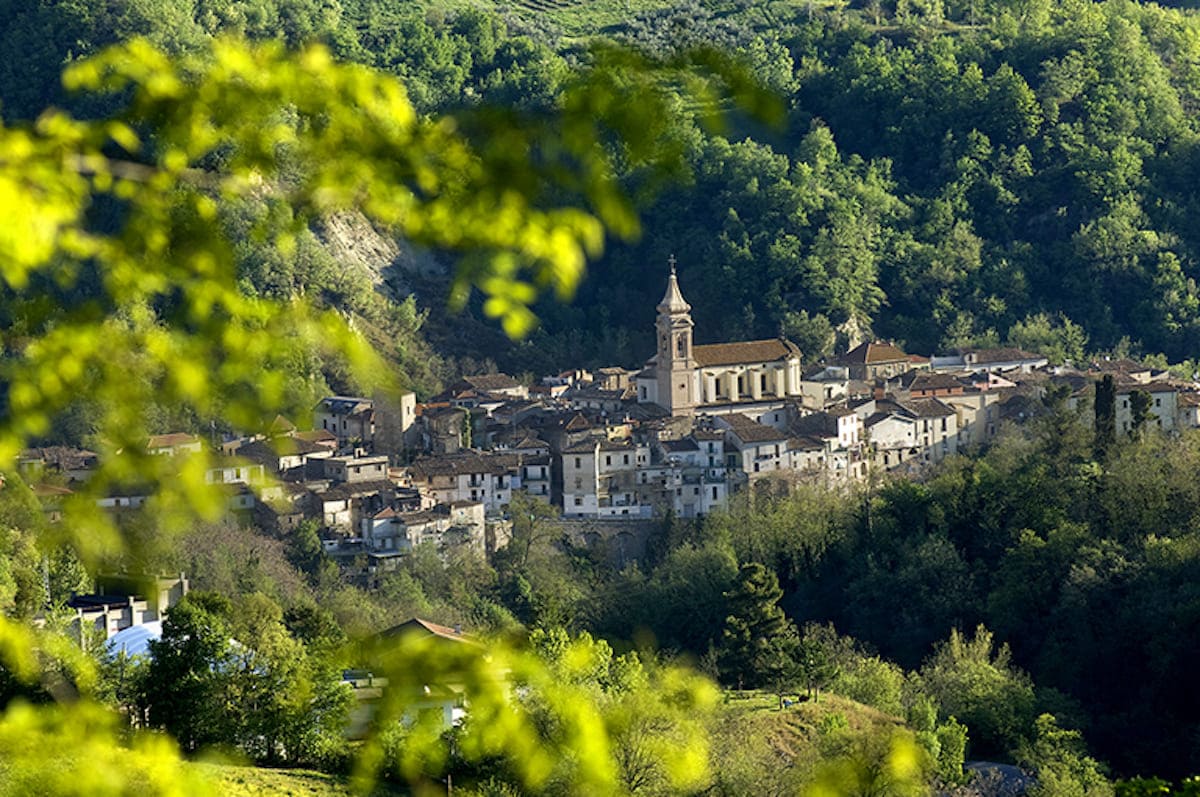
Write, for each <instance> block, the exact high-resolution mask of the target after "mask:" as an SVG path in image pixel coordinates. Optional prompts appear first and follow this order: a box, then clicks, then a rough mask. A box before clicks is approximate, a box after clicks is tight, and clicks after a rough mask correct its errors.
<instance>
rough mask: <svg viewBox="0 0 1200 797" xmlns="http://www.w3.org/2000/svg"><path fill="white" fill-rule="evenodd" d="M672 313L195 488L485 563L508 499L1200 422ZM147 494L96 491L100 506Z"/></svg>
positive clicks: (1064, 378) (335, 551) (1189, 406)
mask: <svg viewBox="0 0 1200 797" xmlns="http://www.w3.org/2000/svg"><path fill="white" fill-rule="evenodd" d="M690 310H691V307H690V305H689V304H688V303H687V301H686V299H685V298H684V295H683V291H682V289H681V286H680V283H679V279H678V277H677V275H676V273H675V267H674V263H673V262H672V264H671V273H670V276H669V277H668V279H667V286H666V291H665V293H664V295H663V298H662V301H661V302H659V304H658V305H657V321H656V332H657V350H656V352H655V353H654V355H653V356H652V357H651V358H650V359H649V360H647V361H646V363H645V367H644V368H642V369H641V370H639V371H635V370H629V369H625V368H620V367H610V368H600V369H599V370H597V371H595V372H588V371H584V370H574V371H568V372H565V373H561V374H556V375H553V376H548V377H545V378H543V379H542V380H541V381H540V383H538V384H534V385H526V384H521V383H520V382H518V381H517V380H515V379H513V378H512V377H510V376H507V375H505V374H485V375H479V376H472V377H468V378H465V379H462V380H461V381H459V382H457V383H455V384H453V385H451V386H450V387H449V388H448V389H447V390H445V391H444V392H443V393H441V394H440V395H437V396H434V397H433V398H432V399H431V400H429V401H427V402H423V403H418V402H417V400H416V396H415V395H414V394H412V393H406V394H404V395H402V396H401V397H400V400H399V402H398V403H395V402H383V401H376V400H373V399H370V398H364V397H347V396H331V397H328V398H325V399H324V400H322V401H321V402H320V404H319V405H318V406H317V407H316V408H315V412H314V423H313V426H314V428H313V429H311V430H299V429H297V428H296V427H295V426H294V425H293V424H292V423H291V422H289V421H288V420H286V419H284V418H278V419H277V420H276V422H275V424H274V425H273V427H272V429H271V431H270V433H269V434H268V435H264V436H258V437H252V438H240V439H233V440H227V441H223V442H222V443H220V444H219V445H218V446H214V448H216V449H218V450H214V451H213V452H212V453H213V455H214V456H213V460H212V462H211V463H210V467H209V469H208V471H207V480H208V481H209V482H210V483H212V484H217V485H221V486H222V488H223V489H224V490H226V491H227V493H228V511H229V513H230V514H231V515H234V516H236V517H238V518H239V519H243V520H248V521H249V522H252V523H253V524H254V525H257V526H258V527H260V528H262V529H264V530H267V531H271V532H275V533H277V534H283V533H286V532H287V531H288V530H290V529H293V528H295V527H296V526H297V525H299V524H300V523H301V522H303V521H305V520H306V519H307V520H310V521H315V522H316V523H318V524H319V527H320V534H321V537H322V540H323V543H324V548H325V552H326V553H327V554H329V555H331V556H335V557H357V556H359V555H365V556H366V558H367V561H368V562H369V566H368V572H370V573H375V572H378V571H379V570H381V569H386V568H387V567H388V566H389V564H394V563H395V562H396V560H397V558H398V557H402V556H403V555H405V554H406V553H407V552H408V551H410V550H411V549H412V548H413V547H414V546H417V545H421V544H423V543H434V544H435V545H437V546H438V547H439V548H440V549H443V550H444V549H446V548H449V547H452V546H456V545H468V546H471V547H474V548H476V549H478V550H480V551H481V552H490V551H494V550H495V549H497V548H498V547H501V546H503V545H504V544H505V543H506V542H507V540H508V538H509V536H510V532H511V517H510V507H511V505H512V502H513V500H514V496H515V495H517V494H519V493H522V492H523V493H525V494H527V495H529V496H533V497H535V498H537V499H541V500H542V501H544V502H547V503H548V504H549V505H551V506H552V507H553V508H554V509H555V510H556V511H557V513H559V514H560V515H561V518H562V519H563V520H564V521H567V522H571V521H594V523H593V524H592V525H591V526H588V527H586V528H588V529H591V530H595V529H596V528H600V527H602V526H603V527H607V528H608V529H609V530H610V531H611V530H612V528H613V526H612V524H613V523H620V522H626V521H638V520H642V521H646V520H651V519H655V518H662V517H666V516H668V515H670V516H674V517H678V518H698V517H702V516H704V515H707V514H709V513H711V512H714V511H717V510H721V509H723V508H725V507H726V506H727V505H728V502H729V500H730V497H731V496H732V495H734V494H736V493H738V492H739V491H743V490H746V489H748V488H750V487H752V486H756V485H757V486H762V485H764V484H765V485H770V487H771V489H786V488H787V486H788V485H790V484H794V483H799V482H813V483H820V484H822V485H826V486H830V487H834V488H838V487H846V486H849V485H852V484H854V483H856V482H863V481H865V480H867V479H870V478H872V477H873V476H877V475H880V474H900V475H917V474H920V473H921V472H922V471H923V470H924V469H926V468H927V467H928V466H930V465H932V464H935V463H938V462H940V461H942V460H944V459H945V458H946V457H949V456H951V455H953V454H956V453H958V452H960V451H966V450H969V449H971V448H972V447H975V446H979V445H980V444H982V443H984V442H986V441H987V440H988V439H989V438H991V437H993V436H994V435H995V434H996V433H997V430H998V429H999V428H1000V427H1001V425H1002V424H1004V423H1006V422H1013V423H1020V422H1023V421H1025V420H1027V419H1029V418H1032V417H1035V416H1036V415H1038V414H1039V413H1041V412H1044V411H1045V402H1044V401H1043V398H1044V397H1045V396H1046V395H1047V392H1048V391H1050V390H1054V391H1055V392H1056V394H1057V395H1060V396H1065V398H1066V401H1067V403H1068V405H1069V406H1070V407H1072V408H1076V409H1079V410H1080V411H1087V412H1091V407H1092V396H1093V394H1094V391H1095V389H1096V385H1097V383H1098V381H1099V380H1100V379H1101V378H1102V377H1103V376H1104V375H1105V374H1108V375H1111V376H1112V377H1113V384H1114V385H1115V415H1116V419H1115V422H1116V430H1117V431H1118V432H1121V433H1126V434H1127V433H1129V432H1131V431H1132V430H1134V429H1136V428H1138V427H1140V426H1148V427H1153V428H1155V429H1159V430H1161V431H1162V432H1164V433H1168V434H1171V433H1176V432H1178V431H1180V430H1183V429H1186V428H1197V427H1200V385H1197V384H1195V383H1193V382H1187V381H1181V380H1178V379H1174V378H1171V377H1170V375H1169V374H1168V373H1167V372H1166V371H1162V370H1158V369H1154V368H1151V367H1147V366H1143V365H1141V364H1139V363H1136V362H1133V361H1130V360H1120V361H1105V362H1098V363H1092V364H1091V365H1090V366H1089V367H1088V368H1087V369H1086V370H1078V369H1074V368H1069V367H1061V366H1059V367H1051V366H1050V364H1049V363H1048V361H1047V359H1046V358H1045V357H1042V356H1040V355H1037V354H1033V353H1030V352H1026V351H1021V350H1019V349H1013V348H1001V349H984V350H963V351H956V352H953V353H949V354H945V355H940V356H932V357H929V356H923V355H919V354H912V353H906V352H904V351H902V350H901V349H900V348H898V347H897V346H895V345H893V344H891V343H887V342H882V341H870V342H864V343H862V344H860V345H858V346H855V347H854V348H852V349H851V350H849V351H847V352H846V353H845V354H844V355H842V356H841V357H839V358H837V359H836V361H834V362H830V363H828V364H823V365H819V366H817V367H813V368H809V369H808V370H804V369H802V367H801V352H800V350H799V349H798V348H797V347H796V346H795V345H794V344H792V343H791V342H790V341H788V340H785V339H783V338H775V339H768V340H753V341H739V342H730V343H717V344H707V345H703V344H697V343H695V340H694V338H695V335H694V332H695V330H694V326H693V322H692V318H691V315H690ZM209 445H210V444H209V443H208V442H207V441H204V440H203V439H202V438H200V437H199V436H196V435H191V434H182V433H177V434H164V435H158V436H155V437H152V438H151V439H150V440H149V441H148V443H147V448H148V451H149V453H152V454H163V455H183V454H187V453H198V452H201V451H202V450H204V449H205V447H206V446H209ZM95 465H96V455H95V454H93V453H91V452H89V451H84V450H78V449H70V448H63V447H56V448H43V449H32V450H28V451H26V452H24V454H23V455H22V458H21V461H20V469H21V471H22V472H23V474H24V475H25V476H26V478H27V479H28V480H29V481H30V482H31V483H34V484H35V485H37V486H36V487H35V491H36V492H37V493H38V495H39V497H40V498H41V499H42V502H43V504H44V505H45V506H46V507H47V509H46V511H47V512H48V513H49V514H51V515H52V516H53V514H54V512H55V508H54V507H55V505H56V502H57V501H58V500H59V499H61V498H62V497H65V496H66V495H69V494H70V493H71V485H72V483H74V482H80V481H83V480H85V479H86V478H87V476H88V473H89V472H90V470H91V469H92V468H94V467H95ZM54 472H57V473H58V474H59V476H58V477H57V478H56V479H47V478H46V476H47V474H49V473H54ZM147 498H148V495H145V494H140V493H139V492H138V491H136V490H133V491H129V490H126V491H113V492H112V493H111V494H110V495H108V496H107V497H105V498H102V499H101V505H102V506H104V507H107V508H110V509H113V510H120V509H123V508H136V507H138V506H140V505H141V504H142V503H144V502H145V501H146V499H147Z"/></svg>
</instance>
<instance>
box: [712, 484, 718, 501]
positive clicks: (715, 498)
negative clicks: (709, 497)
mask: <svg viewBox="0 0 1200 797" xmlns="http://www.w3.org/2000/svg"><path fill="white" fill-rule="evenodd" d="M713 500H714V501H716V500H717V488H716V487H713Z"/></svg>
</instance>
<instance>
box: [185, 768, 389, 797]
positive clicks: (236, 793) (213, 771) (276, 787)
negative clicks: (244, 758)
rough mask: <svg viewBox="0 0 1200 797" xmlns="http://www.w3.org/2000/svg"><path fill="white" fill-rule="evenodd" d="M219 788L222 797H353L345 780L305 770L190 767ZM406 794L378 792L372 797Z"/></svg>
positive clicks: (380, 790) (382, 790)
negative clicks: (201, 773)
mask: <svg viewBox="0 0 1200 797" xmlns="http://www.w3.org/2000/svg"><path fill="white" fill-rule="evenodd" d="M190 766H193V767H196V768H197V769H199V770H201V771H202V772H203V773H204V775H205V777H207V778H208V779H209V780H210V781H211V782H213V783H214V784H215V785H216V791H217V793H218V794H220V795H221V796H222V797H351V795H353V794H354V792H352V791H351V790H350V787H349V785H347V781H346V779H345V778H338V777H335V776H333V775H326V774H325V773H323V772H313V771H311V770H306V769H264V768H261V767H249V766H235V765H231V764H191V765H190ZM402 793H403V792H399V791H392V790H388V789H382V788H380V789H377V790H376V791H375V792H374V793H373V797H389V796H390V795H399V794H402Z"/></svg>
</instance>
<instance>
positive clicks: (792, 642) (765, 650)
mask: <svg viewBox="0 0 1200 797" xmlns="http://www.w3.org/2000/svg"><path fill="white" fill-rule="evenodd" d="M782 597H783V590H781V589H780V588H779V580H778V579H777V578H776V577H775V573H774V572H772V571H770V570H768V569H767V568H765V567H763V566H762V565H760V564H758V563H757V562H749V563H747V564H744V565H742V567H741V569H740V570H739V571H738V578H737V582H736V583H735V584H734V586H733V589H731V590H730V591H729V592H727V593H725V598H726V600H727V601H728V603H729V615H728V616H727V617H726V618H725V629H724V632H723V634H722V638H721V647H720V654H721V659H722V670H723V671H724V673H725V676H726V679H727V680H728V681H729V682H730V683H736V684H738V686H739V688H742V687H747V686H748V687H757V686H763V685H765V684H767V683H769V682H770V681H771V679H772V678H773V677H776V676H777V674H778V673H779V672H780V671H781V670H782V669H784V668H786V667H787V666H788V665H789V662H790V661H791V660H794V659H795V654H796V648H797V646H798V644H799V638H798V635H797V633H796V627H795V625H793V624H792V622H791V621H790V620H788V619H787V616H786V615H785V614H784V613H783V609H780V608H779V606H778V604H779V599H780V598H782Z"/></svg>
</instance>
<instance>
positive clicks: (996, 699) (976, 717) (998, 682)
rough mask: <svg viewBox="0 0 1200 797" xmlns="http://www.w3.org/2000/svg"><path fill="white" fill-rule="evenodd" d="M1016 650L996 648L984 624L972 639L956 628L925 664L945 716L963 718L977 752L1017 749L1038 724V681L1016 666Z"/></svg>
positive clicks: (924, 676)
mask: <svg viewBox="0 0 1200 797" xmlns="http://www.w3.org/2000/svg"><path fill="white" fill-rule="evenodd" d="M1010 655H1011V654H1010V653H1009V651H1008V649H1007V648H1006V647H1004V646H1001V647H1000V648H999V649H996V648H995V647H994V641H993V636H992V633H991V632H990V631H988V630H987V629H986V628H984V627H983V626H980V627H979V628H977V629H976V630H975V636H974V638H972V639H967V638H966V637H964V636H963V634H962V633H961V632H959V631H958V630H957V629H956V630H953V631H951V632H950V639H949V640H948V641H946V642H945V643H944V644H943V645H941V646H940V647H939V648H938V649H937V651H936V652H935V653H934V654H933V656H931V657H930V659H929V660H928V661H927V662H926V663H925V665H924V666H923V667H922V668H921V680H922V682H923V685H924V687H925V689H926V690H927V691H928V693H929V694H930V696H932V697H933V698H934V699H935V700H936V701H937V702H938V704H939V706H940V709H941V712H942V714H943V716H945V717H951V716H953V717H957V718H959V719H961V720H962V721H963V722H964V723H966V725H967V727H968V728H970V729H971V734H972V739H973V743H974V745H975V747H974V748H973V751H972V755H976V756H987V755H990V754H997V753H999V754H1003V753H1005V752H1007V751H1011V750H1015V749H1016V747H1017V746H1018V744H1019V743H1020V742H1021V740H1022V739H1023V737H1024V734H1025V733H1026V730H1027V729H1028V728H1030V727H1031V725H1032V723H1033V711H1034V693H1033V684H1032V683H1031V682H1030V681H1029V678H1028V676H1026V675H1025V674H1024V673H1022V672H1020V671H1018V670H1016V669H1014V668H1013V667H1012V664H1011V662H1010Z"/></svg>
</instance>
